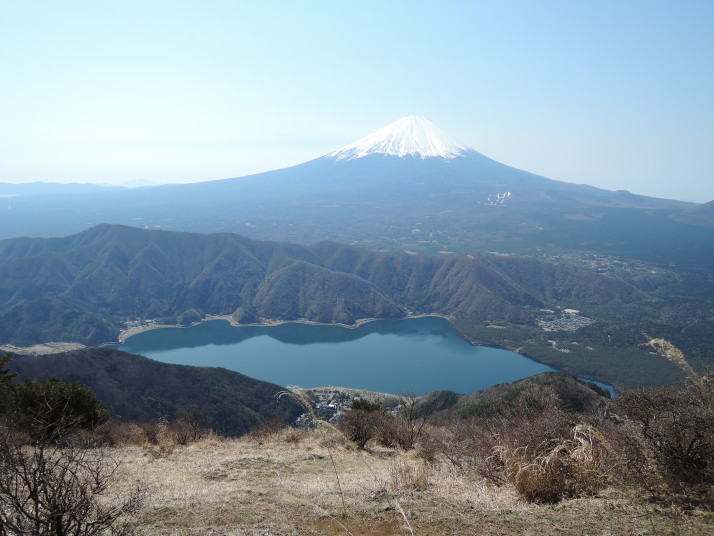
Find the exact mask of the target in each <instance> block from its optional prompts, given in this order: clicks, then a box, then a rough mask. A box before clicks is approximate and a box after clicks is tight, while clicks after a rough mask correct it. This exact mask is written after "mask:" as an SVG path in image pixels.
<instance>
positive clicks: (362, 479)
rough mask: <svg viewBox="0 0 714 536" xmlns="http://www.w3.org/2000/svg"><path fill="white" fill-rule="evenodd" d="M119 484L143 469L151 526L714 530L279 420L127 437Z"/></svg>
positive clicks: (247, 531)
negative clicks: (524, 488) (148, 442)
mask: <svg viewBox="0 0 714 536" xmlns="http://www.w3.org/2000/svg"><path fill="white" fill-rule="evenodd" d="M116 454H117V455H119V456H121V457H122V458H123V459H124V465H123V468H122V473H121V480H120V481H117V483H116V488H117V489H118V490H120V489H121V488H122V487H123V486H127V487H128V486H129V485H130V484H131V483H132V482H135V481H136V480H141V481H144V482H145V483H146V484H147V485H148V486H149V489H150V495H149V498H148V500H147V502H146V505H145V508H144V510H143V511H142V512H141V513H140V514H139V516H138V517H137V519H136V521H137V529H138V530H137V532H138V533H139V534H145V535H149V534H151V535H177V536H178V535H198V534H201V535H204V534H205V535H208V534H212V535H255V536H268V535H271V536H277V535H303V534H304V535H323V534H324V535H346V534H352V535H354V536H358V535H370V536H387V535H394V536H400V535H412V534H414V535H420V536H431V535H433V536H436V535H439V536H441V535H466V534H479V535H486V536H488V535H512V534H526V535H533V536H536V535H553V534H559V535H579V536H580V535H602V536H605V535H672V534H676V535H708V534H712V533H714V516H713V515H712V514H710V513H703V512H694V513H688V514H682V513H679V512H677V511H675V510H673V509H668V508H665V507H655V506H653V505H650V504H646V503H643V502H640V501H636V500H634V499H635V498H632V497H630V498H628V497H624V496H622V495H617V494H614V493H612V494H611V495H609V496H608V495H607V494H604V495H603V496H600V497H594V498H586V499H576V500H570V501H564V502H562V503H560V504H558V505H551V506H544V505H532V504H527V503H525V502H523V501H521V500H519V499H518V498H517V497H516V495H515V493H514V491H513V490H512V489H511V488H509V487H508V486H504V487H495V486H492V485H489V484H487V483H486V482H485V481H483V480H481V479H479V478H478V477H474V476H473V475H468V474H464V473H462V472H460V471H459V470H458V469H456V468H454V467H453V466H452V465H451V464H449V463H448V462H446V461H439V460H436V461H435V462H434V463H426V462H424V461H423V460H421V459H419V458H417V457H416V456H415V455H414V453H413V452H402V451H399V450H392V449H383V448H380V447H374V448H373V449H372V450H371V451H369V452H363V451H358V450H356V449H354V447H353V446H352V445H350V444H348V443H346V442H345V441H344V439H343V438H342V436H340V435H338V434H336V433H329V432H328V433H323V432H321V431H311V432H300V431H296V430H287V431H281V432H279V433H276V434H272V435H269V436H266V437H262V438H259V437H245V438H241V439H237V440H223V439H216V438H209V439H206V440H202V441H199V442H197V443H194V444H191V445H188V446H181V447H174V448H173V449H168V450H166V449H164V450H163V451H162V450H158V449H157V448H156V447H147V448H141V447H123V448H120V449H117V453H116Z"/></svg>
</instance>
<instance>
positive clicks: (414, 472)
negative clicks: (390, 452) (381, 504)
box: [389, 461, 429, 491]
mask: <svg viewBox="0 0 714 536" xmlns="http://www.w3.org/2000/svg"><path fill="white" fill-rule="evenodd" d="M428 487H429V476H428V467H427V466H426V464H425V463H423V462H422V463H409V462H406V461H397V462H394V463H393V464H392V466H391V468H390V471H389V490H390V491H424V490H425V489H427V488H428Z"/></svg>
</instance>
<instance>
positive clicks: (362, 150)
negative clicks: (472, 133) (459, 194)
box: [328, 115, 468, 160]
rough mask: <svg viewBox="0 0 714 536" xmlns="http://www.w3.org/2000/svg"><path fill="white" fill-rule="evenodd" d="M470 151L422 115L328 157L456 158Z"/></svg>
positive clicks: (409, 117) (373, 134)
mask: <svg viewBox="0 0 714 536" xmlns="http://www.w3.org/2000/svg"><path fill="white" fill-rule="evenodd" d="M467 150H468V148H467V147H466V146H465V145H463V144H462V143H460V142H458V141H457V140H455V139H454V138H452V137H451V136H449V135H448V134H446V133H445V132H444V131H443V130H441V129H440V128H439V127H437V126H436V125H435V124H434V123H432V122H430V121H428V120H427V119H425V118H424V117H422V116H420V115H409V116H407V117H402V118H401V119H399V120H398V121H395V122H394V123H392V124H390V125H387V126H386V127H384V128H380V129H379V130H378V131H376V132H373V133H372V134H369V135H368V136H365V137H364V138H361V139H359V140H357V141H356V142H354V143H351V144H350V145H345V146H344V147H342V148H341V149H338V150H337V151H335V152H334V153H330V154H329V155H328V156H332V157H335V158H337V159H338V160H345V159H347V160H352V159H354V158H362V157H363V156H367V155H370V154H384V155H391V156H402V157H403V156H418V157H420V158H422V159H423V158H428V157H441V158H455V157H457V156H464V154H465V153H466V151H467Z"/></svg>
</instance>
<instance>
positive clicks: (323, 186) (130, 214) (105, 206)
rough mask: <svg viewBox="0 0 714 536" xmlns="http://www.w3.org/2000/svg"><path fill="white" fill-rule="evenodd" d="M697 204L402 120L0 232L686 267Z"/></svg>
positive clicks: (65, 202) (25, 210)
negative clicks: (163, 235)
mask: <svg viewBox="0 0 714 536" xmlns="http://www.w3.org/2000/svg"><path fill="white" fill-rule="evenodd" d="M1 193H2V192H1V191H0V194H1ZM693 206H695V205H694V204H692V203H685V202H681V201H674V200H666V199H657V198H652V197H645V196H639V195H635V194H632V193H630V192H627V191H616V192H613V191H608V190H603V189H599V188H594V187H592V186H587V185H578V184H571V183H567V182H561V181H557V180H552V179H548V178H545V177H541V176H539V175H535V174H532V173H529V172H527V171H523V170H519V169H515V168H513V167H510V166H508V165H505V164H502V163H500V162H497V161H495V160H492V159H491V158H488V157H487V156H485V155H483V154H481V153H479V152H478V151H476V150H474V149H472V148H469V147H468V146H467V145H465V144H464V143H461V142H460V141H458V140H456V139H454V138H453V137H451V136H450V135H448V134H446V133H445V132H443V131H442V130H440V129H439V128H438V127H437V126H436V125H434V124H433V123H431V122H429V121H428V120H427V119H425V118H423V117H420V116H408V117H404V118H402V119H399V120H398V121H395V122H394V123H392V124H390V125H387V126H385V127H383V128H381V129H379V130H377V131H376V132H373V133H372V134H369V135H367V136H364V137H363V138H361V139H358V140H357V141H355V142H354V143H351V144H349V145H346V146H344V147H342V148H340V149H337V150H336V151H333V152H331V153H329V154H326V155H324V156H322V157H319V158H316V159H314V160H311V161H309V162H305V163H303V164H299V165H296V166H293V167H289V168H284V169H278V170H274V171H269V172H265V173H259V174H256V175H250V176H246V177H239V178H233V179H223V180H215V181H209V182H202V183H195V184H183V185H165V186H156V187H147V188H140V189H125V190H111V191H96V192H86V193H81V194H78V193H76V192H73V194H72V195H71V196H69V195H68V196H67V197H66V199H63V198H62V197H61V196H58V195H56V194H55V195H53V196H51V197H50V196H43V195H16V196H15V197H13V198H12V210H0V238H7V237H13V236H28V235H35V236H61V235H66V234H70V233H74V232H78V231H81V230H83V229H86V228H87V227H89V226H91V225H94V224H98V223H118V224H125V225H134V226H141V227H147V228H159V229H170V230H182V231H199V232H224V231H225V232H237V233H241V234H245V235H247V236H249V237H251V238H258V239H269V240H280V241H290V242H300V243H315V242H319V241H322V240H332V241H337V242H345V243H352V244H357V245H362V246H365V247H368V248H372V249H374V248H376V249H390V250H402V251H414V252H420V253H436V252H451V251H453V252H459V251H461V252H471V251H499V252H503V253H516V254H528V255H530V254H542V253H543V252H546V253H550V254H561V253H563V252H568V251H572V250H574V249H575V250H578V251H581V252H594V253H604V254H609V255H621V256H626V257H628V258H633V257H634V258H640V259H645V260H655V261H662V262H670V263H671V262H683V261H686V262H688V260H691V259H690V258H691V257H692V256H693V255H694V256H698V255H700V253H699V252H698V250H697V248H699V250H701V255H710V257H709V259H711V258H714V251H710V250H712V248H713V247H714V246H712V245H711V244H714V239H713V238H714V237H713V236H712V234H713V231H712V230H711V229H708V228H706V227H703V226H701V225H693V224H689V223H684V222H682V221H676V218H678V217H679V215H680V214H682V213H684V212H686V211H687V210H688V209H691V208H692V207H693ZM663 236H666V237H667V238H668V245H667V246H666V247H663V245H662V244H663V241H662V237H663Z"/></svg>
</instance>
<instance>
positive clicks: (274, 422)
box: [248, 417, 284, 442]
mask: <svg viewBox="0 0 714 536" xmlns="http://www.w3.org/2000/svg"><path fill="white" fill-rule="evenodd" d="M283 427H284V425H283V421H282V419H281V418H280V417H272V418H270V419H266V420H264V421H263V422H261V423H260V425H258V426H257V427H255V428H253V429H252V430H251V431H250V432H248V437H249V438H251V439H252V440H254V441H258V442H260V441H265V440H266V439H268V438H270V437H272V436H275V435H277V434H279V433H280V432H281V431H282V429H283Z"/></svg>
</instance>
